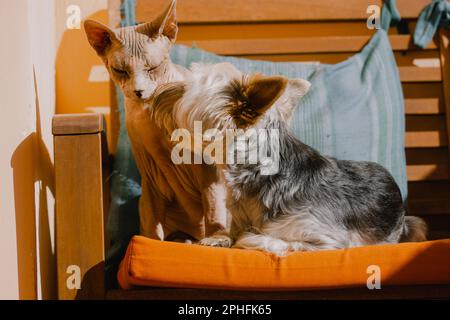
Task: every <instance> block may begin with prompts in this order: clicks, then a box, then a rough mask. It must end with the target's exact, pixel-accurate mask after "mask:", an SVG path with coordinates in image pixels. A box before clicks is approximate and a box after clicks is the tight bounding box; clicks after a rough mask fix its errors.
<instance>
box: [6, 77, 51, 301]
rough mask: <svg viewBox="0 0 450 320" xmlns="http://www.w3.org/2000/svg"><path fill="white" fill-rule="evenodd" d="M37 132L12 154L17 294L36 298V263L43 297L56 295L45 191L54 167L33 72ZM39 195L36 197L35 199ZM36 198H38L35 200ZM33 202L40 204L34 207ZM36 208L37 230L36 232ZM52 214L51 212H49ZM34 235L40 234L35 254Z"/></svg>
mask: <svg viewBox="0 0 450 320" xmlns="http://www.w3.org/2000/svg"><path fill="white" fill-rule="evenodd" d="M33 74H34V87H35V94H36V101H35V108H36V132H34V133H32V134H30V135H28V136H27V137H26V138H25V139H24V140H23V141H22V142H21V143H20V144H19V146H18V147H17V148H16V150H15V151H14V153H13V155H12V157H11V167H12V169H13V179H14V204H15V211H16V235H17V260H18V261H17V264H18V274H19V298H20V299H36V298H37V263H36V261H37V260H38V261H39V267H40V268H39V271H40V276H41V289H42V299H55V298H56V288H57V287H56V260H55V254H54V250H53V248H52V243H51V234H50V224H52V225H54V221H49V213H48V209H49V208H48V205H47V192H48V191H50V192H51V193H52V194H53V195H54V194H55V191H54V168H53V163H52V160H51V157H50V154H49V152H48V150H47V147H46V145H45V142H44V141H43V139H42V128H41V116H40V106H39V96H38V90H37V81H36V75H35V72H34V70H33ZM36 198H38V199H36ZM36 200H38V202H36ZM36 203H38V204H39V208H37V209H38V210H36ZM36 212H37V214H38V215H39V216H38V217H37V218H38V219H39V230H37V232H36ZM52 216H53V215H52ZM36 235H38V237H39V257H38V258H37V257H36V255H37V247H36Z"/></svg>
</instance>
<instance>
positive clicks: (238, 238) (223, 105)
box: [154, 64, 427, 256]
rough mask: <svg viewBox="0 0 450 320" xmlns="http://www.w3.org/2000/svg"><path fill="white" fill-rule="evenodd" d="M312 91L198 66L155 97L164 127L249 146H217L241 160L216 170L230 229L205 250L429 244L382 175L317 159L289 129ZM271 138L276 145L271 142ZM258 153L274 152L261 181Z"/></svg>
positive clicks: (263, 165) (376, 168)
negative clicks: (198, 124) (231, 134)
mask: <svg viewBox="0 0 450 320" xmlns="http://www.w3.org/2000/svg"><path fill="white" fill-rule="evenodd" d="M309 88H310V83H309V82H307V81H305V80H301V79H294V80H289V79H287V78H285V77H282V76H271V77H267V76H263V75H261V74H252V75H246V74H242V73H241V72H240V71H238V70H237V69H235V68H234V67H233V66H232V65H230V64H219V65H196V66H194V67H193V69H192V74H191V76H190V77H188V78H187V79H186V80H185V81H181V82H175V83H171V84H166V85H164V86H162V87H160V88H158V89H157V90H156V93H155V102H154V112H155V115H156V116H158V117H160V119H161V121H163V120H162V119H165V120H164V121H165V123H172V124H176V126H178V127H180V128H184V129H187V130H188V131H190V132H193V128H194V125H195V122H196V121H200V122H201V123H202V125H203V129H204V130H209V129H213V130H214V132H215V133H216V134H222V135H221V137H224V136H225V132H226V131H228V130H234V132H235V136H234V137H235V138H236V139H241V140H246V141H247V147H246V148H242V147H239V144H238V143H236V139H234V138H233V139H229V135H226V137H227V138H224V139H223V141H224V149H225V150H224V152H226V153H227V154H228V155H229V154H232V155H233V157H234V158H237V159H240V160H241V161H230V162H231V163H230V162H228V161H225V162H224V163H223V164H217V166H218V167H219V168H220V169H221V174H222V178H223V180H224V181H225V184H226V187H227V199H226V203H227V208H228V210H229V211H230V213H231V216H232V222H231V229H230V230H229V232H223V233H221V234H216V235H214V236H213V237H211V238H206V239H204V240H203V241H202V242H201V243H202V244H204V245H210V246H221V247H231V246H234V247H238V248H246V249H258V250H263V251H267V252H271V253H274V254H277V255H280V256H282V255H285V254H287V253H288V252H290V251H312V250H328V249H341V248H348V247H355V246H364V245H374V244H387V243H398V242H409V241H424V240H426V229H427V227H426V224H425V222H424V221H423V220H422V219H420V218H418V217H411V216H406V217H405V206H404V204H403V201H402V197H401V194H400V190H399V187H398V186H397V184H396V183H395V181H394V179H393V177H392V176H391V175H390V174H389V172H388V171H387V170H386V169H384V168H383V167H382V166H380V165H378V164H376V163H372V162H360V161H341V160H337V159H334V158H331V157H327V156H323V155H321V154H320V153H319V152H317V151H316V150H314V149H313V148H311V147H309V146H307V145H305V144H304V143H302V142H301V141H299V140H298V139H297V138H295V137H294V135H293V134H292V133H291V132H290V131H289V123H290V119H291V116H292V114H293V112H294V110H295V107H296V106H297V105H298V103H299V101H300V99H301V98H302V97H303V96H304V95H305V94H306V93H307V92H308V90H309ZM272 131H273V132H276V133H277V139H274V135H273V134H268V133H269V132H272ZM248 132H253V133H250V134H249V133H248ZM255 132H256V133H255ZM262 132H268V133H267V134H262ZM255 134H256V136H257V138H258V139H253V138H254V137H255ZM219 136H220V135H216V140H217V139H219V138H218V137H219ZM231 140H232V141H231ZM256 140H257V143H255V141H256ZM217 141H218V140H217ZM255 148H257V149H258V150H263V151H265V152H268V153H269V154H271V159H272V160H273V159H275V160H276V161H277V165H276V166H275V168H276V170H272V172H269V173H267V170H264V169H267V165H268V162H267V161H266V160H267V159H264V161H263V160H261V159H260V158H258V159H255V158H254V157H253V158H252V152H251V151H252V150H255ZM243 149H245V150H244V152H243V153H242V150H243ZM239 152H240V153H241V154H240V155H238V153H239ZM242 154H243V155H242ZM242 160H245V161H242ZM276 161H272V163H271V165H273V164H274V163H275V162H276ZM269 163H270V161H269ZM263 171H266V172H263ZM269 171H270V170H269Z"/></svg>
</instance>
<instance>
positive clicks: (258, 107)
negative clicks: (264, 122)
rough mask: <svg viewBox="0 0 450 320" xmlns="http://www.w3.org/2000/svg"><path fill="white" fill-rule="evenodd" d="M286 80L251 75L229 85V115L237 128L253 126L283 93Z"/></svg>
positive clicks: (278, 77)
mask: <svg viewBox="0 0 450 320" xmlns="http://www.w3.org/2000/svg"><path fill="white" fill-rule="evenodd" d="M287 85H288V79H286V78H284V77H281V76H272V77H267V76H263V75H261V74H255V75H252V76H250V77H248V78H246V79H243V81H242V82H239V81H235V82H234V83H232V85H231V88H230V89H231V92H230V93H231V98H232V101H234V103H232V105H231V108H230V111H229V112H230V115H231V116H232V117H233V119H234V120H235V121H236V124H237V125H238V126H239V127H246V126H249V125H252V124H254V123H255V122H256V121H257V120H258V118H259V117H260V116H262V115H263V114H264V113H265V112H266V111H267V110H268V109H269V108H270V107H271V106H272V105H273V104H274V103H275V102H276V101H277V100H278V98H280V96H281V95H282V94H283V92H284V91H285V89H286V87H287Z"/></svg>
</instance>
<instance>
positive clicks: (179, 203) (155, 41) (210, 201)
mask: <svg viewBox="0 0 450 320" xmlns="http://www.w3.org/2000/svg"><path fill="white" fill-rule="evenodd" d="M175 5H176V1H173V2H172V4H171V6H170V7H169V8H168V10H167V11H166V12H165V13H164V14H163V15H161V16H160V17H159V18H157V19H156V20H155V21H153V22H151V23H147V24H143V25H139V26H136V27H126V28H120V29H117V30H111V29H109V28H108V27H106V26H103V25H101V24H99V23H97V22H95V21H87V22H86V24H85V29H86V32H87V35H88V39H89V42H90V43H91V45H92V46H93V48H94V49H95V50H96V51H97V53H98V54H99V56H100V57H101V58H102V60H103V61H104V63H105V66H106V68H107V69H108V71H109V73H110V75H111V78H112V79H113V80H114V82H115V83H116V84H118V85H119V86H120V87H121V89H122V90H123V92H124V94H125V113H126V114H125V118H126V127H127V131H128V135H129V137H130V141H131V145H132V151H133V154H134V156H135V159H136V163H137V166H138V169H139V172H140V174H141V178H142V179H141V181H142V196H141V198H140V200H139V216H140V227H141V231H140V233H141V234H142V235H144V236H148V237H150V238H154V239H160V240H163V239H166V238H167V237H168V236H169V235H170V234H172V233H180V232H181V233H184V234H186V235H188V236H187V237H189V236H190V237H193V238H195V239H197V240H199V239H202V238H203V237H204V236H205V235H211V234H213V233H215V232H216V231H218V230H222V229H223V228H224V227H225V223H226V209H225V203H224V197H225V195H224V193H225V191H224V188H223V185H222V184H220V182H219V181H218V178H219V176H218V175H217V172H216V168H215V167H214V166H208V165H175V164H174V163H173V162H172V160H171V142H170V136H169V135H167V133H166V132H165V131H164V130H162V129H160V127H161V124H159V123H156V122H155V119H154V118H153V117H152V116H151V110H152V100H151V97H152V94H153V92H154V90H155V88H156V87H157V86H158V85H161V84H164V83H168V82H172V81H181V80H183V79H184V78H185V77H186V75H187V74H188V72H189V71H188V70H186V69H184V68H183V67H181V66H178V65H175V64H173V63H172V62H171V60H170V50H171V48H172V45H173V43H174V41H175V38H176V34H177V30H178V29H177V24H176V14H175Z"/></svg>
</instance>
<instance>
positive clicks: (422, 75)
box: [399, 67, 442, 82]
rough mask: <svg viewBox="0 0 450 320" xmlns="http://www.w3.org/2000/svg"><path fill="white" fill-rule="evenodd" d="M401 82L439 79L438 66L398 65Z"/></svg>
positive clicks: (435, 80)
mask: <svg viewBox="0 0 450 320" xmlns="http://www.w3.org/2000/svg"><path fill="white" fill-rule="evenodd" d="M399 71H400V79H401V80H402V81H403V82H437V81H441V80H442V78H441V69H440V68H419V67H399Z"/></svg>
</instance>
